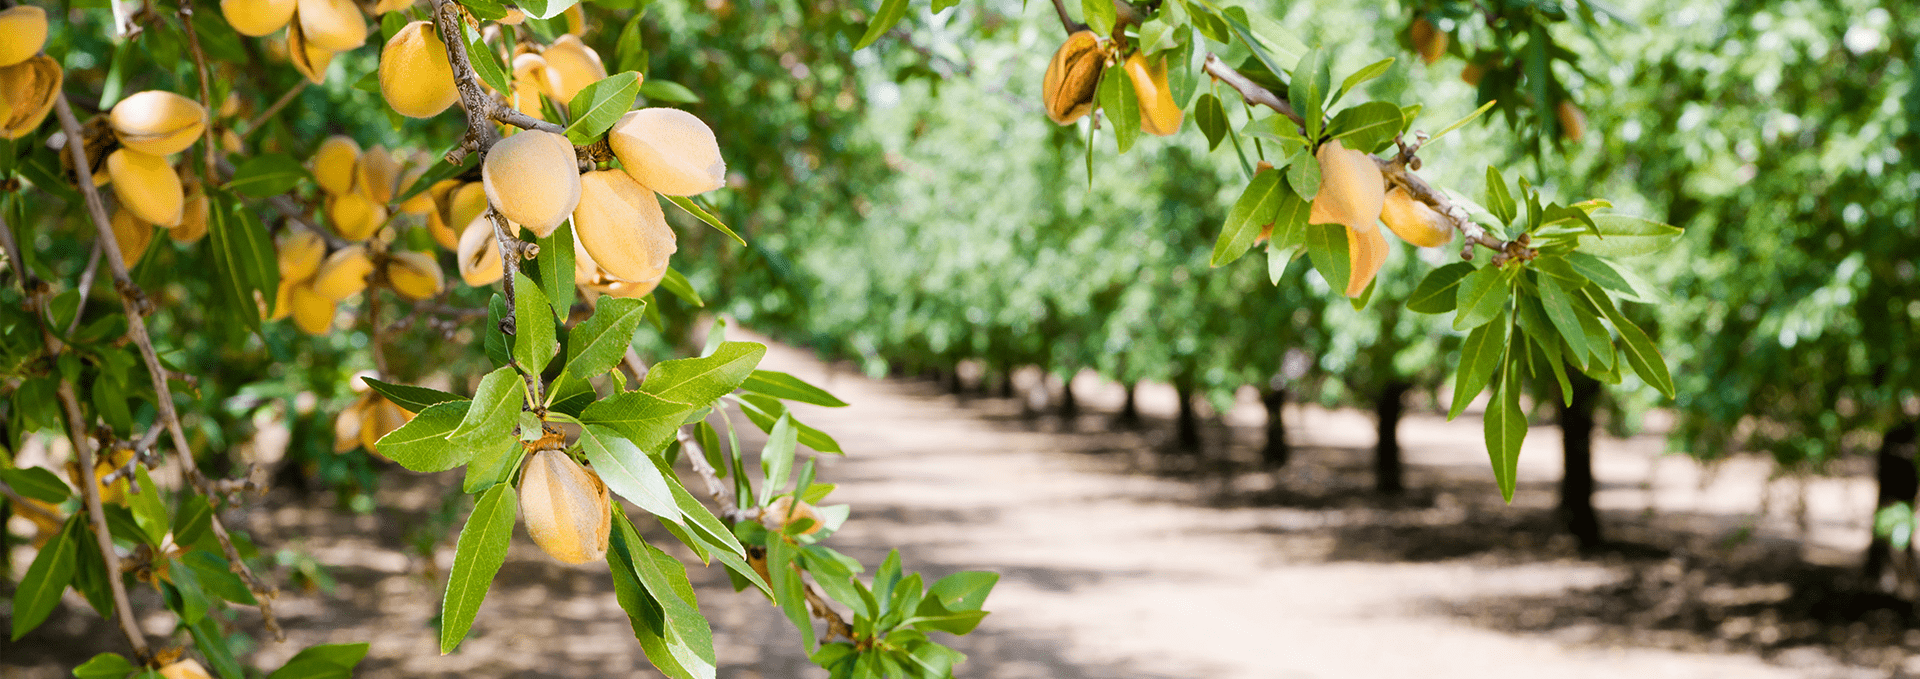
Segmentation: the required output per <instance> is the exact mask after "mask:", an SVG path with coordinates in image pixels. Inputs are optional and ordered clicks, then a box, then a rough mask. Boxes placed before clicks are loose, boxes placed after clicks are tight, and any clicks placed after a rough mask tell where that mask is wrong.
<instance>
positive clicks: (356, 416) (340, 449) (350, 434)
mask: <svg viewBox="0 0 1920 679" xmlns="http://www.w3.org/2000/svg"><path fill="white" fill-rule="evenodd" d="M372 402H373V395H372V394H361V395H360V398H356V399H354V400H353V403H351V404H348V405H347V407H346V408H345V409H343V410H341V411H340V414H338V415H334V416H333V452H334V454H335V455H338V454H340V453H344V452H347V451H349V450H353V449H354V448H355V447H356V446H359V445H360V430H361V429H363V428H365V427H366V426H367V415H368V414H369V413H368V412H367V406H368V405H371V404H372ZM376 440H378V439H376Z"/></svg>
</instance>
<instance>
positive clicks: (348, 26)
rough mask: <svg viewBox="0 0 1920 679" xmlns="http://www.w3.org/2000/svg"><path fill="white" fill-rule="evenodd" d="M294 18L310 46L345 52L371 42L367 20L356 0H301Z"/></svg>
mask: <svg viewBox="0 0 1920 679" xmlns="http://www.w3.org/2000/svg"><path fill="white" fill-rule="evenodd" d="M299 3H300V7H299V11H297V12H294V18H295V19H296V20H298V21H299V22H300V33H301V34H302V37H305V38H306V40H307V44H308V45H311V46H313V47H317V48H320V49H323V50H327V51H329V52H345V51H347V50H350V49H353V48H355V47H359V46H361V45H364V44H366V43H367V17H366V15H365V14H362V13H360V8H359V7H358V6H356V5H354V4H353V0H299Z"/></svg>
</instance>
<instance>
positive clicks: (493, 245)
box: [454, 216, 506, 288]
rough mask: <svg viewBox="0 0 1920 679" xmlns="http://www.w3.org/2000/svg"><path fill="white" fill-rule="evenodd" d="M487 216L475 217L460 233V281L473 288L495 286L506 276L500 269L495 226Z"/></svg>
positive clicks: (498, 246) (457, 253) (458, 253)
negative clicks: (496, 282)
mask: <svg viewBox="0 0 1920 679" xmlns="http://www.w3.org/2000/svg"><path fill="white" fill-rule="evenodd" d="M490 222H491V220H489V219H487V218H486V217H485V216H481V217H475V218H474V219H473V221H471V222H468V223H467V228H466V230H465V231H463V232H461V233H460V249H459V251H458V252H456V253H454V254H455V255H457V256H458V257H459V258H460V280H463V281H466V283H467V285H470V286H472V287H476V288H478V287H481V286H486V285H493V283H494V281H498V280H500V279H501V277H503V276H505V275H506V272H505V271H504V270H502V269H501V268H500V245H499V241H498V240H497V239H495V238H494V235H493V224H492V223H490Z"/></svg>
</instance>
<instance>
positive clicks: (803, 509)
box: [760, 495, 826, 535]
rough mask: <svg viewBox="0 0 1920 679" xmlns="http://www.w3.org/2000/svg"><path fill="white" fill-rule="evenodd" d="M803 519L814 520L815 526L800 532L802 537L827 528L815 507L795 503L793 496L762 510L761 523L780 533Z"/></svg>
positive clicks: (776, 501)
mask: <svg viewBox="0 0 1920 679" xmlns="http://www.w3.org/2000/svg"><path fill="white" fill-rule="evenodd" d="M801 519H812V520H813V525H810V526H807V527H806V528H804V529H801V530H800V534H801V535H812V534H814V533H818V532H820V529H822V528H825V527H826V526H825V525H824V524H822V523H821V522H820V513H819V512H816V511H814V509H813V505H810V504H807V503H806V502H804V501H802V502H795V501H794V499H793V496H791V495H788V496H784V497H781V498H779V499H777V500H774V501H773V503H772V504H769V505H767V506H766V508H765V509H761V510H760V523H761V524H762V525H765V526H766V527H767V530H771V531H779V530H780V529H781V528H783V527H785V526H786V525H787V524H789V523H797V522H799V521H800V520H801Z"/></svg>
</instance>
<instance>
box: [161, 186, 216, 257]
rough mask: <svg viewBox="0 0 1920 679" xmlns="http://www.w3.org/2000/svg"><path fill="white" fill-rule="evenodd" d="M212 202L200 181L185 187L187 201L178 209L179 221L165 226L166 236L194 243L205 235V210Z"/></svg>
mask: <svg viewBox="0 0 1920 679" xmlns="http://www.w3.org/2000/svg"><path fill="white" fill-rule="evenodd" d="M211 208H212V204H211V203H209V202H208V200H207V192H206V191H205V190H203V189H201V188H200V182H193V183H192V184H191V185H190V186H188V187H187V202H186V203H185V204H184V205H183V206H182V207H181V210H180V223H179V224H176V225H174V226H170V227H167V237H169V238H172V239H173V240H174V242H176V243H196V242H199V240H200V239H201V238H202V237H205V236H206V235H207V211H208V210H209V209H211Z"/></svg>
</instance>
